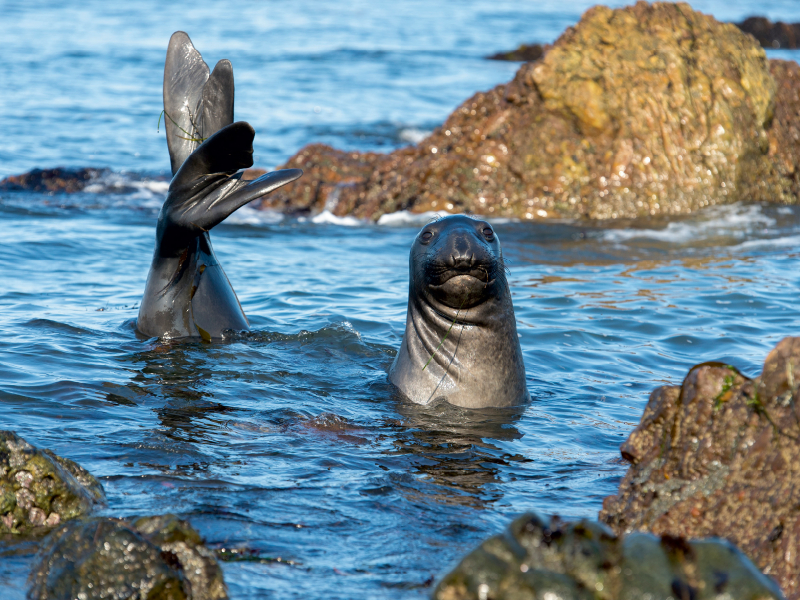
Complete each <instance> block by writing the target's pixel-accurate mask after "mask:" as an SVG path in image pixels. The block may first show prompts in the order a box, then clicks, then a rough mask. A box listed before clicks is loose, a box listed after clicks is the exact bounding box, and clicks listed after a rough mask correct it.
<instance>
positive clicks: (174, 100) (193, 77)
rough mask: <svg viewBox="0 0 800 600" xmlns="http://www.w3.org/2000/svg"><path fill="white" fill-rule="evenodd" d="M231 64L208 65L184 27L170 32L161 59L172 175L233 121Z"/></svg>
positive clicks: (222, 62)
mask: <svg viewBox="0 0 800 600" xmlns="http://www.w3.org/2000/svg"><path fill="white" fill-rule="evenodd" d="M233 96H234V88H233V67H232V66H231V63H230V61H228V60H221V61H219V62H218V63H217V66H216V67H214V72H213V73H211V74H210V76H209V69H208V65H207V64H206V63H205V61H204V60H203V57H202V56H200V53H199V52H198V51H197V50H195V48H194V46H193V45H192V41H191V40H190V39H189V36H188V35H186V34H185V33H184V32H183V31H176V32H175V33H173V34H172V37H171V38H170V40H169V47H168V48H167V60H166V62H165V63H164V113H165V117H164V121H165V123H166V130H167V146H168V148H169V156H170V162H171V164H172V173H173V175H174V174H175V173H177V171H178V169H180V167H181V165H182V164H183V162H184V161H185V160H186V159H187V158H188V157H189V155H190V154H191V153H192V152H194V150H195V149H196V148H197V147H198V146H200V144H202V143H203V141H204V140H206V139H207V138H209V137H211V136H212V135H213V134H214V133H216V132H217V131H219V130H220V129H221V128H223V127H225V126H226V125H230V124H231V123H233Z"/></svg>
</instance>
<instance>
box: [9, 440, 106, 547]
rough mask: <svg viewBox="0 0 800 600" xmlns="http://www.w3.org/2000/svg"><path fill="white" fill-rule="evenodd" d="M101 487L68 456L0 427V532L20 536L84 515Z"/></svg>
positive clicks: (99, 497)
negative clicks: (44, 447)
mask: <svg viewBox="0 0 800 600" xmlns="http://www.w3.org/2000/svg"><path fill="white" fill-rule="evenodd" d="M104 498H105V497H104V494H103V488H102V486H101V485H100V483H99V482H98V481H97V480H96V479H95V478H94V477H92V475H91V474H90V473H89V472H88V471H86V470H85V469H83V468H81V467H80V466H79V465H77V464H75V463H74V462H72V461H71V460H68V459H66V458H63V457H61V456H58V455H56V454H54V453H53V452H50V451H49V450H38V449H37V448H34V447H33V446H32V445H30V444H29V443H28V442H26V441H25V440H23V439H22V438H21V437H19V436H18V435H16V434H15V433H13V432H11V431H0V534H3V533H10V534H23V533H29V532H32V531H37V530H42V529H45V528H49V527H54V526H56V525H58V524H59V523H62V522H63V521H66V520H68V519H74V518H75V517H80V516H82V515H86V514H88V513H89V512H91V510H92V509H93V508H94V507H95V506H97V505H99V504H102V503H103V501H104Z"/></svg>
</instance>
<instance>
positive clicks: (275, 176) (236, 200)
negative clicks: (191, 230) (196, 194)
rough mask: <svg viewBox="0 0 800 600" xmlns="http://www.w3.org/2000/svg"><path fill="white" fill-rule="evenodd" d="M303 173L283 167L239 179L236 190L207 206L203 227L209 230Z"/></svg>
mask: <svg viewBox="0 0 800 600" xmlns="http://www.w3.org/2000/svg"><path fill="white" fill-rule="evenodd" d="M302 174H303V171H302V169H281V170H280V171H273V172H272V173H267V174H266V175H262V176H261V177H259V178H258V179H254V180H253V181H239V182H238V184H237V187H236V190H235V191H233V192H231V193H228V194H227V195H225V196H222V197H221V198H219V200H216V199H215V200H214V201H213V202H212V203H211V204H209V205H208V208H207V219H208V221H206V223H207V224H208V226H205V225H203V228H204V229H206V230H208V229H211V227H214V226H215V225H219V224H220V223H221V222H222V221H224V220H225V219H226V218H228V216H229V215H231V214H232V213H233V212H234V211H236V210H238V209H240V208H241V207H242V206H244V205H245V204H247V203H248V202H252V201H253V200H255V199H256V198H260V197H261V196H265V195H266V194H269V193H270V192H271V191H273V190H276V189H278V188H279V187H281V186H282V185H286V184H287V183H291V182H292V181H294V180H295V179H298V178H299V177H300V176H301V175H302Z"/></svg>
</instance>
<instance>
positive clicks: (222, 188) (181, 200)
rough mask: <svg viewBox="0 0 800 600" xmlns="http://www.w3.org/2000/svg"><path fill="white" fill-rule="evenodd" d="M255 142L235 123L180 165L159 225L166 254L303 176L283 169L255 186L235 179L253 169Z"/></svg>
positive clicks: (252, 133) (246, 129)
mask: <svg viewBox="0 0 800 600" xmlns="http://www.w3.org/2000/svg"><path fill="white" fill-rule="evenodd" d="M254 137H255V131H254V130H253V128H252V127H251V126H250V124H249V123H245V122H244V121H239V122H237V123H233V124H231V125H228V126H227V127H223V128H222V129H220V130H219V131H218V132H217V133H215V134H214V135H212V136H211V137H210V138H208V139H207V140H206V141H205V142H203V143H202V144H201V145H200V147H199V148H198V149H197V150H195V151H194V152H192V154H191V155H189V157H188V158H187V159H186V160H185V161H184V163H183V165H182V166H181V168H180V169H178V172H177V173H176V174H175V177H173V178H172V182H171V183H170V186H169V196H168V197H167V201H166V202H165V203H164V208H163V209H162V213H163V217H164V218H163V219H161V221H160V222H159V227H160V230H159V233H158V235H159V238H160V239H161V245H162V246H163V250H164V251H166V250H167V248H168V247H169V248H171V247H175V250H178V249H179V247H180V246H182V244H183V243H184V238H185V237H186V234H187V233H188V234H189V235H198V234H200V233H201V232H206V231H210V230H211V229H212V228H213V227H215V226H216V225H219V224H220V223H222V221H224V220H225V219H226V218H228V216H230V215H231V214H232V213H233V212H234V211H236V210H237V209H239V208H241V207H242V206H244V205H245V204H247V203H248V202H251V201H253V200H255V199H256V198H260V197H261V196H263V195H265V194H268V193H269V192H271V191H272V190H275V189H277V188H279V187H280V186H282V185H285V184H287V183H289V182H291V181H294V180H295V179H297V178H298V177H300V176H301V175H302V174H303V171H301V170H300V169H284V170H281V171H274V172H272V173H267V174H266V175H263V176H261V177H259V178H258V179H255V180H253V181H242V180H241V178H240V177H241V176H240V175H234V173H236V172H237V171H238V170H239V169H244V168H248V167H251V166H253V138H254ZM161 229H163V231H162V230H161ZM168 230H171V233H169V232H168Z"/></svg>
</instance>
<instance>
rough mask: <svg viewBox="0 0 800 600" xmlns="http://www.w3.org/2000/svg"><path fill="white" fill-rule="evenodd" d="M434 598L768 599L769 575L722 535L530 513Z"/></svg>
mask: <svg viewBox="0 0 800 600" xmlns="http://www.w3.org/2000/svg"><path fill="white" fill-rule="evenodd" d="M433 598H434V600H488V599H489V598H491V599H492V600H541V599H543V598H544V599H546V598H562V599H564V600H641V599H642V598H652V599H661V598H664V599H666V598H676V599H679V600H683V599H687V600H688V599H690V598H691V599H692V600H701V599H711V598H715V599H719V600H723V599H725V600H736V599H742V600H744V599H747V600H768V599H778V598H783V595H782V594H781V591H780V590H779V589H778V586H777V585H775V582H774V581H772V580H771V579H770V578H769V577H766V576H765V575H763V574H762V573H760V572H759V571H758V569H756V568H755V566H753V563H751V562H750V561H749V560H748V559H747V557H746V556H744V555H743V554H742V553H741V552H739V551H738V550H737V549H736V548H735V547H734V546H733V545H731V544H730V543H728V542H725V541H722V540H699V541H687V540H684V539H682V538H674V537H668V536H664V537H661V538H658V537H656V536H654V535H650V534H643V533H634V534H631V535H627V536H625V537H623V538H620V537H618V536H616V535H614V533H612V532H611V531H610V530H609V529H608V528H606V527H605V526H603V525H601V524H599V523H595V522H591V521H586V520H583V521H578V522H574V523H564V522H562V521H560V520H559V519H558V518H557V517H554V518H552V519H549V520H546V519H544V518H542V517H540V516H539V515H537V514H534V513H529V514H526V515H523V516H521V517H519V518H517V519H516V520H514V521H513V522H512V523H511V525H509V527H508V529H506V531H505V532H503V533H502V534H500V535H496V536H494V537H491V538H489V539H488V540H486V541H485V542H483V543H482V544H481V545H480V546H479V547H478V548H477V549H476V550H473V551H472V552H471V553H470V554H468V555H467V556H466V558H464V559H463V560H462V561H461V563H460V564H459V565H458V566H457V567H456V568H455V569H454V570H453V571H452V572H451V573H449V574H448V575H446V576H445V577H444V578H443V579H442V581H441V582H440V583H439V585H438V586H437V587H436V589H435V590H434V592H433Z"/></svg>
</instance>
